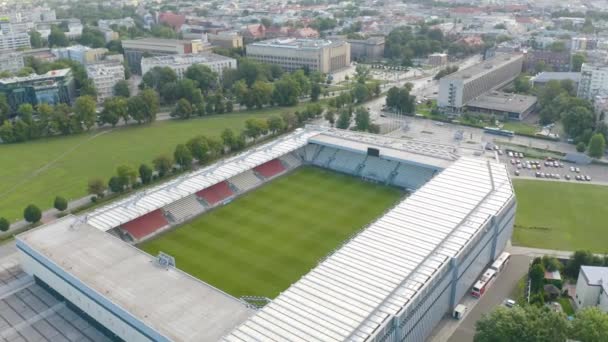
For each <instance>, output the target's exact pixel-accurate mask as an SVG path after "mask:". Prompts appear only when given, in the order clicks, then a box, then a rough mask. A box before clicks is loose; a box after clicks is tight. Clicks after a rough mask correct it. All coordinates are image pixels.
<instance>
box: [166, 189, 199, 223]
mask: <svg viewBox="0 0 608 342" xmlns="http://www.w3.org/2000/svg"><path fill="white" fill-rule="evenodd" d="M164 210H165V212H167V213H168V214H169V215H171V217H173V219H175V221H176V222H181V221H184V220H185V219H188V218H190V217H193V216H196V215H198V214H200V213H201V212H203V211H204V210H205V207H204V206H203V205H202V204H201V202H199V201H198V199H196V195H190V196H188V197H184V198H182V199H180V200H177V201H175V202H173V203H171V204H169V205H167V206H166V207H165V208H164Z"/></svg>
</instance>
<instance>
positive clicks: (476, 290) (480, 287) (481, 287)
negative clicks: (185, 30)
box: [471, 268, 496, 298]
mask: <svg viewBox="0 0 608 342" xmlns="http://www.w3.org/2000/svg"><path fill="white" fill-rule="evenodd" d="M495 277H496V271H494V270H493V269H491V268H488V269H487V270H486V271H485V272H484V273H483V274H482V275H481V278H479V280H478V281H477V282H476V283H475V285H473V289H471V296H473V297H475V298H479V297H481V296H483V294H484V293H485V292H486V290H487V289H488V287H489V286H490V284H492V282H493V281H494V279H495Z"/></svg>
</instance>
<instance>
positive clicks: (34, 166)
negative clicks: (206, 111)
mask: <svg viewBox="0 0 608 342" xmlns="http://www.w3.org/2000/svg"><path fill="white" fill-rule="evenodd" d="M291 110H294V108H289V109H285V108H279V109H268V110H261V111H252V112H248V113H247V114H225V115H219V116H209V117H205V118H201V119H192V120H187V121H176V120H171V121H161V122H156V123H153V124H151V125H146V126H130V127H126V128H117V129H114V130H112V131H97V132H91V133H87V134H80V135H76V136H68V137H56V138H49V139H41V140H36V141H31V142H27V143H21V144H11V145H0V165H2V166H1V167H0V217H6V218H8V219H9V220H11V221H15V220H19V219H22V213H23V209H24V208H25V207H26V206H27V205H28V204H30V203H34V204H36V205H38V206H39V207H40V208H41V209H48V208H51V207H52V206H53V199H54V198H55V196H58V195H59V196H63V197H65V198H68V199H76V198H80V197H82V196H84V195H86V187H87V182H88V180H89V179H90V178H93V177H102V178H103V179H104V180H106V179H109V177H110V176H111V175H112V174H114V172H115V170H116V167H117V166H119V165H122V164H126V165H131V166H133V167H135V168H138V167H139V165H140V164H141V163H142V162H145V163H148V164H151V162H152V159H154V158H155V157H156V156H158V155H159V154H161V153H168V154H172V153H173V149H174V148H175V145H177V144H178V143H185V142H186V141H187V140H188V139H190V138H192V137H194V136H196V135H201V134H202V135H208V136H219V135H220V134H221V132H222V130H223V129H224V128H232V129H233V130H235V131H237V132H238V131H240V130H242V129H243V128H244V126H245V124H244V122H245V120H247V119H248V118H251V117H267V116H269V115H277V114H279V113H281V112H283V111H291Z"/></svg>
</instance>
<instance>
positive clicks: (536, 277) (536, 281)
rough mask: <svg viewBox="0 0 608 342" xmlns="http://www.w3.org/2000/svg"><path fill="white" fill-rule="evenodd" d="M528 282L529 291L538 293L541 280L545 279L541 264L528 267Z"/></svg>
mask: <svg viewBox="0 0 608 342" xmlns="http://www.w3.org/2000/svg"><path fill="white" fill-rule="evenodd" d="M529 276H530V282H531V291H532V292H534V293H537V292H540V291H541V290H542V288H543V279H545V266H543V264H542V263H541V264H536V265H533V266H532V267H530V272H529Z"/></svg>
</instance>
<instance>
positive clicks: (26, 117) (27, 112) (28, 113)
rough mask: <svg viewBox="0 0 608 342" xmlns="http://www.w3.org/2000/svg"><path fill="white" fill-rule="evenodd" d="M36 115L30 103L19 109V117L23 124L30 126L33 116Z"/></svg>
mask: <svg viewBox="0 0 608 342" xmlns="http://www.w3.org/2000/svg"><path fill="white" fill-rule="evenodd" d="M33 115H34V107H32V105H31V104H29V103H23V104H21V105H19V108H17V117H19V119H21V120H23V122H25V123H27V124H30V123H31V122H32V116H33Z"/></svg>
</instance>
